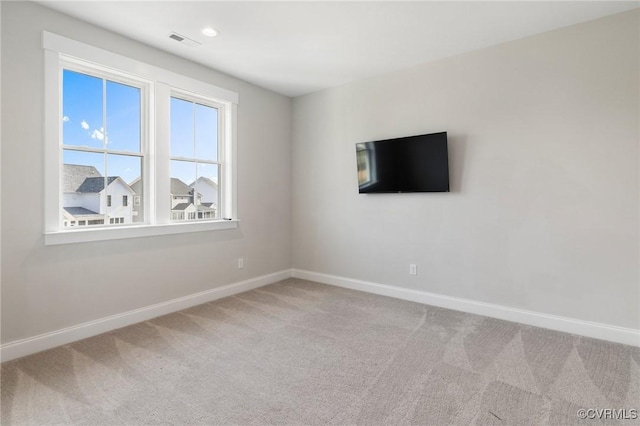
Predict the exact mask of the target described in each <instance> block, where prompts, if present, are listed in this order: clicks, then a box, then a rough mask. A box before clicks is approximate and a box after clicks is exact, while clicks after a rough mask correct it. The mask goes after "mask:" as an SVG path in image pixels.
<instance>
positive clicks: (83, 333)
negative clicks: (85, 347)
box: [0, 269, 291, 362]
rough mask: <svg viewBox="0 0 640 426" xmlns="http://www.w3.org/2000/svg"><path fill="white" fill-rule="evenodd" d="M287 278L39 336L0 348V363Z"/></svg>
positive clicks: (285, 274) (268, 278)
mask: <svg viewBox="0 0 640 426" xmlns="http://www.w3.org/2000/svg"><path fill="white" fill-rule="evenodd" d="M290 277H291V270H290V269H286V270H283V271H280V272H276V273H273V274H268V275H262V276H260V277H256V278H251V279H249V280H246V281H240V282H237V283H233V284H229V285H225V286H222V287H217V288H214V289H211V290H207V291H203V292H200V293H195V294H191V295H189V296H184V297H179V298H177V299H173V300H168V301H166V302H162V303H156V304H155V305H151V306H146V307H144V308H139V309H134V310H132V311H128V312H124V313H121V314H116V315H112V316H109V317H106V318H100V319H97V320H94V321H89V322H85V323H83V324H79V325H74V326H71V327H67V328H63V329H61V330H56V331H52V332H50V333H45V334H40V335H38V336H34V337H29V338H27V339H22V340H16V341H13V342H9V343H6V344H4V345H2V346H0V360H2V362H5V361H10V360H12V359H16V358H20V357H23V356H26V355H31V354H34V353H36V352H41V351H44V350H47V349H51V348H55V347H57V346H62V345H66V344H68V343H72V342H75V341H78V340H81V339H86V338H87V337H92V336H96V335H98V334H102V333H106V332H107V331H111V330H115V329H118V328H122V327H126V326H128V325H132V324H136V323H139V322H143V321H147V320H150V319H152V318H156V317H159V316H162V315H166V314H170V313H172V312H177V311H180V310H183V309H186V308H190V307H192V306H196V305H201V304H203V303H207V302H211V301H213V300H217V299H221V298H223V297H228V296H232V295H234V294H238V293H242V292H245V291H248V290H253V289H254V288H258V287H262V286H265V285H267V284H271V283H275V282H278V281H281V280H284V279H286V278H290Z"/></svg>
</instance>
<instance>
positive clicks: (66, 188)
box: [62, 149, 106, 228]
mask: <svg viewBox="0 0 640 426" xmlns="http://www.w3.org/2000/svg"><path fill="white" fill-rule="evenodd" d="M104 160H105V157H104V154H95V153H91V152H79V151H70V150H66V149H65V150H64V152H63V163H64V164H63V176H62V192H63V193H62V217H63V223H64V226H65V227H67V228H69V227H76V226H87V225H102V224H104V210H105V209H104V207H103V206H102V203H103V202H106V197H103V196H102V194H103V191H102V190H103V189H104V183H105V179H104ZM103 200H105V201H103Z"/></svg>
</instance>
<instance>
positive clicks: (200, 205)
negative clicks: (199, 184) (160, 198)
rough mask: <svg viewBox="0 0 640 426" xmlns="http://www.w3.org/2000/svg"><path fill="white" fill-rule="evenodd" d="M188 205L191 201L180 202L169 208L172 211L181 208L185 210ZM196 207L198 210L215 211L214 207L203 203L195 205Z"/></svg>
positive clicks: (191, 204)
mask: <svg viewBox="0 0 640 426" xmlns="http://www.w3.org/2000/svg"><path fill="white" fill-rule="evenodd" d="M189 206H193V203H180V204H176V205H175V206H174V207H173V208H172V209H171V210H172V211H181V210H186V209H188V208H189ZM195 207H196V209H197V210H198V211H200V212H212V211H215V209H212V208H211V207H208V206H206V205H204V204H199V205H197V206H195Z"/></svg>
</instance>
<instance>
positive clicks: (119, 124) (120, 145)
mask: <svg viewBox="0 0 640 426" xmlns="http://www.w3.org/2000/svg"><path fill="white" fill-rule="evenodd" d="M140 114H141V107H140V89H139V88H137V87H132V86H127V85H124V84H120V83H115V82H113V81H107V126H106V127H107V134H108V137H107V136H106V135H105V142H106V144H107V148H108V149H112V150H116V151H132V152H140V119H141V117H140Z"/></svg>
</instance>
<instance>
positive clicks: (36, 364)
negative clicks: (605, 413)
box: [0, 279, 640, 425]
mask: <svg viewBox="0 0 640 426" xmlns="http://www.w3.org/2000/svg"><path fill="white" fill-rule="evenodd" d="M1 380H2V382H1V384H2V406H1V408H2V416H1V419H0V420H1V422H2V424H3V425H12V424H14V425H28V424H33V425H44V424H46V425H52V424H87V425H96V424H108V425H119V424H132V425H137V424H175V425H186V424H202V425H205V424H364V425H374V424H385V425H387V424H421V425H449V424H479V425H491V424H501V425H503V424H509V425H524V424H576V423H579V418H578V417H577V414H576V413H577V411H578V410H579V409H581V408H586V409H589V408H592V409H606V408H610V409H626V410H627V412H626V414H627V417H629V416H630V414H632V412H631V409H637V410H640V349H638V348H633V347H629V346H624V345H619V344H613V343H607V342H603V341H599V340H594V339H588V338H584V337H579V336H574V335H570V334H564V333H559V332H554V331H549V330H544V329H539V328H534V327H529V326H524V325H519V324H515V323H509V322H505V321H500V320H495V319H491V318H486V317H481V316H477V315H471V314H465V313H461V312H456V311H450V310H446V309H441V308H434V307H429V306H424V305H420V304H417V303H411V302H405V301H401V300H396V299H390V298H385V297H381V296H375V295H371V294H366V293H360V292H356V291H351V290H345V289H341V288H337V287H331V286H326V285H322V284H316V283H311V282H308V281H302V280H296V279H290V280H286V281H283V282H280V283H277V284H273V285H269V286H267V287H263V288H260V289H257V290H253V291H250V292H247V293H243V294H240V295H237V296H234V297H230V298H226V299H222V300H219V301H216V302H212V303H209V304H205V305H201V306H197V307H194V308H191V309H188V310H185V311H182V312H179V313H175V314H171V315H167V316H164V317H160V318H157V319H154V320H152V321H148V322H145V323H141V324H137V325H133V326H130V327H126V328H123V329H120V330H116V331H113V332H110V333H106V334H103V335H100V336H97V337H94V338H91V339H87V340H83V341H80V342H77V343H73V344H70V345H67V346H63V347H60V348H56V349H52V350H49V351H46V352H43V353H40V354H35V355H32V356H29V357H26V358H22V359H19V360H15V361H12V362H9V363H5V364H3V365H2V376H1ZM637 421H638V420H636V421H630V420H626V421H622V422H621V423H622V424H635V423H636V422H637ZM584 423H585V424H599V423H600V422H599V421H597V420H596V421H594V420H586V421H584Z"/></svg>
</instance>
